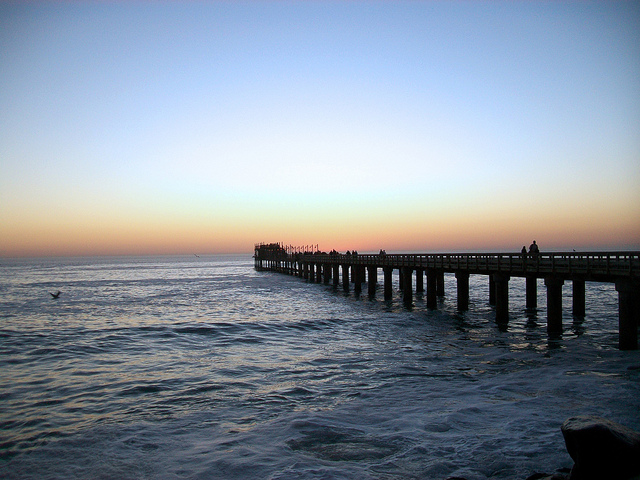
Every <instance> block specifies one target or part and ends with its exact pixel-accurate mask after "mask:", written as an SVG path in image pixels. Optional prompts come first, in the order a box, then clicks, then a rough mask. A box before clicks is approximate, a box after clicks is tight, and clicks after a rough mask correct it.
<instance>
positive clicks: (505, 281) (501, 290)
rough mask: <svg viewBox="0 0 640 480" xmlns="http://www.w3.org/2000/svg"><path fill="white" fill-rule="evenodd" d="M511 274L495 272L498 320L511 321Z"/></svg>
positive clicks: (500, 321) (499, 321) (501, 321)
mask: <svg viewBox="0 0 640 480" xmlns="http://www.w3.org/2000/svg"><path fill="white" fill-rule="evenodd" d="M509 280H510V277H509V275H503V274H501V273H494V274H493V281H494V283H495V292H496V322H497V323H502V324H505V323H508V322H509Z"/></svg>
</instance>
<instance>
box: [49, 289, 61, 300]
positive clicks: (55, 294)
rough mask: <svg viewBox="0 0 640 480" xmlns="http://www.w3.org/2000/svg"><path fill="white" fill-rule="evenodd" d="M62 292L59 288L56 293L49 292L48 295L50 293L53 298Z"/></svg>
mask: <svg viewBox="0 0 640 480" xmlns="http://www.w3.org/2000/svg"><path fill="white" fill-rule="evenodd" d="M61 293H62V292H61V291H60V290H58V291H57V292H56V293H51V292H49V295H51V296H52V297H53V298H58V297H59V296H60V294H61Z"/></svg>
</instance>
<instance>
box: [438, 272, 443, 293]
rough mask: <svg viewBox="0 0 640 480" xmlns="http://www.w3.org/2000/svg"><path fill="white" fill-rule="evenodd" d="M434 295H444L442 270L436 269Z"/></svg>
mask: <svg viewBox="0 0 640 480" xmlns="http://www.w3.org/2000/svg"><path fill="white" fill-rule="evenodd" d="M436 282H437V283H436V295H438V296H439V297H444V272H443V271H438V273H437V275H436Z"/></svg>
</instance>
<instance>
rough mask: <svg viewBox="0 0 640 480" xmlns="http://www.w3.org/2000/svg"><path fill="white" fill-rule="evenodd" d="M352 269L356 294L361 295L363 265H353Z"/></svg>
mask: <svg viewBox="0 0 640 480" xmlns="http://www.w3.org/2000/svg"><path fill="white" fill-rule="evenodd" d="M351 270H353V273H352V274H351V278H353V291H354V292H355V294H356V295H360V293H361V292H362V273H363V271H362V267H361V266H360V265H353V266H352V267H351Z"/></svg>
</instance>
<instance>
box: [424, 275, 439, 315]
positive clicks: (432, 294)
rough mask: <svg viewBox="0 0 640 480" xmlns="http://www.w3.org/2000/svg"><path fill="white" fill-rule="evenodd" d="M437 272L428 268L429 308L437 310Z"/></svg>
mask: <svg viewBox="0 0 640 480" xmlns="http://www.w3.org/2000/svg"><path fill="white" fill-rule="evenodd" d="M436 276H437V272H436V271H435V270H432V269H431V268H427V308H429V309H431V310H435V309H436V308H438V298H437V295H436V283H437V280H436Z"/></svg>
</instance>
